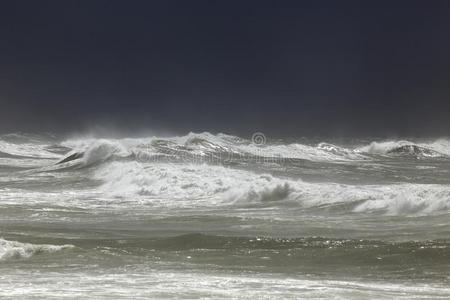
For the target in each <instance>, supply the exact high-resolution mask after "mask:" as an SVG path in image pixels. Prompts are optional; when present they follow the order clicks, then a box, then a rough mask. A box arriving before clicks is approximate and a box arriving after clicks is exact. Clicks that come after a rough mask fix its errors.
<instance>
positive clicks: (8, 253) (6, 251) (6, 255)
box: [0, 239, 74, 261]
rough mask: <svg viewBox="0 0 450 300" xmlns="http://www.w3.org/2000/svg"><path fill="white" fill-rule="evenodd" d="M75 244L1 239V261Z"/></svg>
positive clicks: (70, 246)
mask: <svg viewBox="0 0 450 300" xmlns="http://www.w3.org/2000/svg"><path fill="white" fill-rule="evenodd" d="M73 247H74V246H73V245H59V246H57V245H46V244H29V243H20V242H17V241H8V240H5V239H0V261H2V260H7V259H18V258H29V257H31V256H33V255H36V254H43V253H53V252H57V251H61V250H64V249H69V248H73Z"/></svg>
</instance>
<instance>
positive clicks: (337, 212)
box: [0, 132, 450, 299]
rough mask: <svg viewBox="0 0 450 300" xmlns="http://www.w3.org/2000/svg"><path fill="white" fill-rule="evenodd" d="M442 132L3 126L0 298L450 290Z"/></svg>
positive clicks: (342, 295) (449, 186) (436, 293)
mask: <svg viewBox="0 0 450 300" xmlns="http://www.w3.org/2000/svg"><path fill="white" fill-rule="evenodd" d="M449 175H450V140H449V139H445V138H442V139H408V140H400V139H397V140H378V139H373V138H367V139H361V138H358V139H348V138H347V139H336V140H320V139H307V138H301V139H297V140H296V139H289V140H282V139H272V138H269V137H266V136H265V135H264V134H262V133H255V134H254V135H253V136H252V137H237V136H232V135H227V134H211V133H208V132H204V133H190V134H188V135H185V136H148V137H141V138H135V137H133V138H131V137H130V138H124V137H122V138H114V139H113V138H99V137H93V136H84V137H83V136H78V137H71V138H67V137H66V138H62V137H56V136H53V135H50V134H42V135H36V134H17V133H16V134H6V135H2V136H0V298H2V299H3V298H5V299H78V298H88V299H230V298H231V299H247V298H251V299H377V298H378V299H448V298H449V297H450V288H449V284H450V239H449V238H450V176H449Z"/></svg>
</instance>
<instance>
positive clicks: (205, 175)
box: [94, 162, 450, 215]
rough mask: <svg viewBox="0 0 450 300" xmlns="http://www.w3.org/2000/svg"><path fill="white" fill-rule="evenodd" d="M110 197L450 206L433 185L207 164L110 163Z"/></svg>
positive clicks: (382, 208) (427, 209) (103, 173)
mask: <svg viewBox="0 0 450 300" xmlns="http://www.w3.org/2000/svg"><path fill="white" fill-rule="evenodd" d="M94 176H95V178H96V179H100V180H103V181H104V184H103V186H102V187H101V190H102V191H103V193H104V194H105V195H107V196H109V197H111V198H121V199H124V200H125V201H134V202H136V201H138V202H143V203H151V204H153V205H162V206H167V207H185V206H189V207H199V206H217V205H250V204H268V203H269V204H272V205H283V204H287V203H289V204H296V205H298V206H302V207H318V206H323V205H330V204H339V203H352V202H353V203H355V208H354V211H355V212H383V213H387V214H392V215H398V214H431V213H436V212H440V211H447V210H448V209H449V208H450V187H449V186H446V185H436V184H409V183H405V184H392V185H343V184H336V183H307V182H303V181H301V180H292V179H282V178H277V177H273V176H271V175H268V174H256V173H253V172H249V171H245V170H238V169H231V168H226V167H222V166H211V165H177V164H157V163H156V164H147V165H145V164H140V163H138V162H113V163H110V164H107V165H105V166H103V167H101V168H100V169H99V170H97V171H96V172H95V175H94Z"/></svg>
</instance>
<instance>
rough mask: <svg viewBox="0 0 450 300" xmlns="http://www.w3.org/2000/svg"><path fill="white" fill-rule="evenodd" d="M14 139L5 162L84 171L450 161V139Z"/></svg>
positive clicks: (3, 140)
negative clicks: (115, 166)
mask: <svg viewBox="0 0 450 300" xmlns="http://www.w3.org/2000/svg"><path fill="white" fill-rule="evenodd" d="M13 137H14V139H12V138H11V135H8V136H1V137H0V153H1V155H2V156H3V157H14V158H20V157H24V158H36V159H41V158H45V159H58V160H59V161H63V160H65V159H66V158H68V157H70V156H71V155H73V154H74V153H80V154H82V155H80V156H79V157H81V156H83V159H82V160H80V161H78V165H82V166H86V165H91V164H95V163H97V162H101V161H105V160H107V159H109V158H114V157H116V158H124V157H134V158H136V159H155V158H164V157H165V158H169V159H170V158H171V159H186V160H187V159H191V160H192V159H201V158H209V159H216V160H220V159H222V160H226V159H228V158H230V157H239V156H240V157H245V158H251V157H254V158H255V157H256V158H258V157H259V158H271V159H273V160H275V161H276V160H277V159H278V160H282V159H303V160H310V161H316V162H351V161H361V160H370V159H371V157H372V156H374V155H383V156H391V157H393V158H395V157H399V156H400V157H402V156H413V157H417V158H443V157H449V156H450V140H446V139H439V140H436V141H432V142H428V143H424V142H417V143H416V142H411V141H404V140H399V141H395V140H394V141H385V142H372V143H370V144H366V145H359V146H352V145H344V146H338V145H335V144H331V143H325V142H322V143H318V144H317V143H281V142H276V143H268V144H264V145H257V144H254V143H252V142H251V141H250V140H247V139H243V138H240V137H236V136H232V135H226V134H217V135H214V134H211V133H208V132H204V133H189V134H187V135H185V136H177V137H156V136H152V137H147V138H123V139H95V138H78V139H70V140H66V141H64V142H62V143H57V142H56V140H54V139H48V138H47V139H44V138H39V137H36V136H31V137H29V136H27V135H19V136H17V135H13Z"/></svg>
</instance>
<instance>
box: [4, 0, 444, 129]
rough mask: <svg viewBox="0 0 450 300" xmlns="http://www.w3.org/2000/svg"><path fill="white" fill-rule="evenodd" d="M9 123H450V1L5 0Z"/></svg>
mask: <svg viewBox="0 0 450 300" xmlns="http://www.w3.org/2000/svg"><path fill="white" fill-rule="evenodd" d="M0 104H1V108H0V131H1V132H9V131H19V130H20V131H36V130H51V131H57V132H59V131H74V130H75V131H81V130H87V129H89V128H90V127H95V126H98V125H100V126H105V127H111V128H116V129H120V130H130V131H138V130H146V129H164V130H167V131H174V132H177V133H178V132H179V133H182V132H187V131H191V130H192V131H205V130H206V131H212V132H227V133H234V134H241V135H247V134H249V133H251V132H254V131H262V132H265V133H267V134H269V135H279V136H304V135H310V136H311V135H347V136H348V135H382V136H383V135H384V136H386V135H404V136H411V135H413V136H417V135H422V136H437V135H448V133H449V132H450V116H449V114H450V1H448V0H433V1H426V0H422V1H413V0H403V1H402V0H397V1H391V0H390V1H380V0H376V1H375V0H372V1H360V0H358V1H335V0H333V1H324V0H314V1H313V0H310V1H260V0H259V1H243V0H241V1H232V0H226V1H212V0H210V1H201V0H196V1H170V0H169V1H167V0H160V1H125V0H123V1H98V0H85V1H60V0H55V1H44V0H40V1H33V0H29V1H20V0H15V1H2V3H1V4H0Z"/></svg>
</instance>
